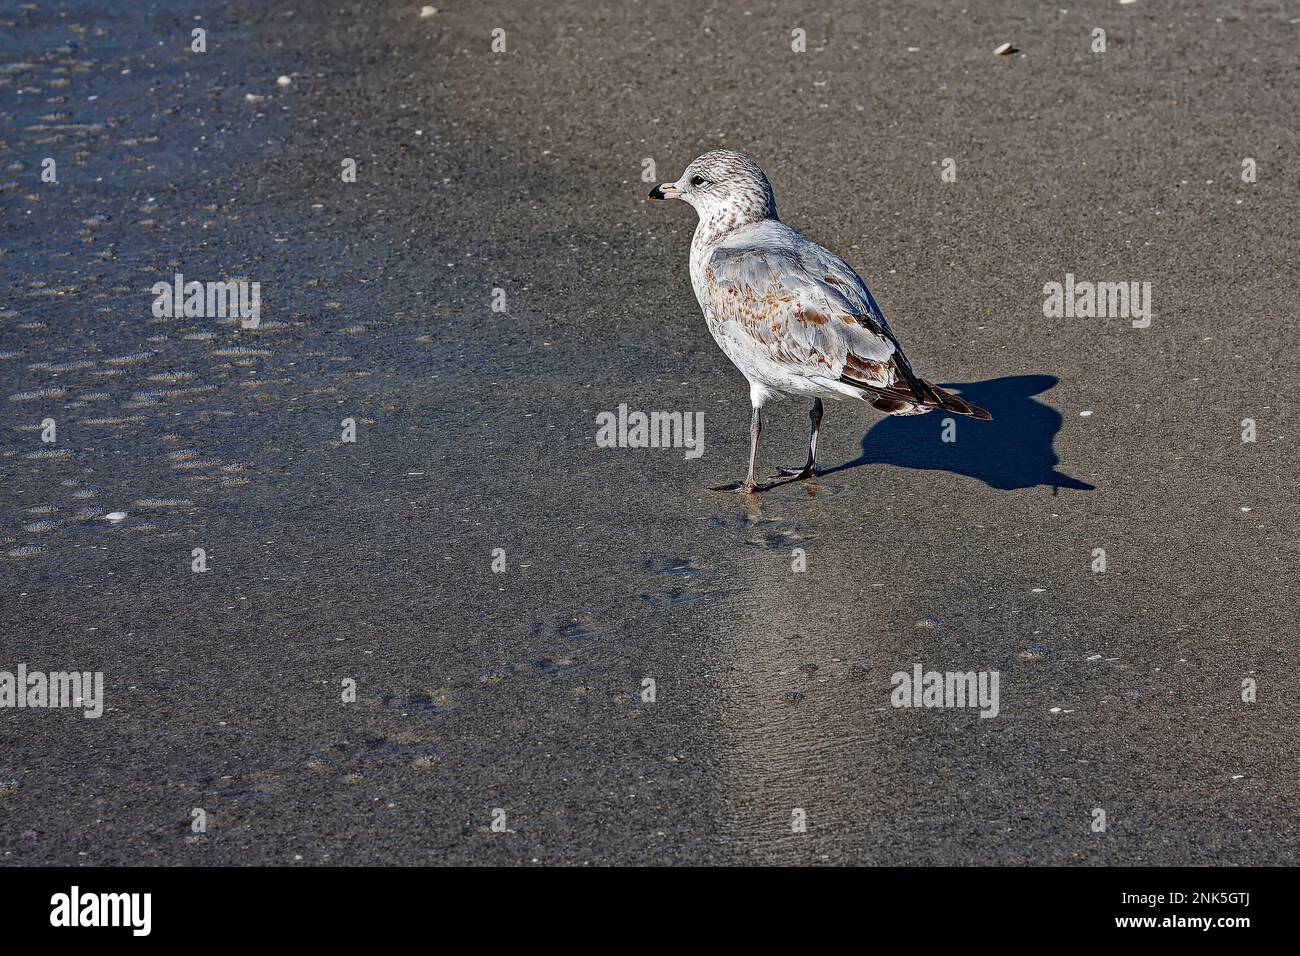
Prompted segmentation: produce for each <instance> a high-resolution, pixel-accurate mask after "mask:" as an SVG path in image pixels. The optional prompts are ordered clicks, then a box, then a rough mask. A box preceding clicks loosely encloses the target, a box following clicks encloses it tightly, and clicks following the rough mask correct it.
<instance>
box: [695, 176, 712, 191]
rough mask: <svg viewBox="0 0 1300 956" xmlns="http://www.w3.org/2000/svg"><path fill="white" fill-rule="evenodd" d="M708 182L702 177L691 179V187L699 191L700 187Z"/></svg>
mask: <svg viewBox="0 0 1300 956" xmlns="http://www.w3.org/2000/svg"><path fill="white" fill-rule="evenodd" d="M708 182H709V181H708V180H707V179H705V178H704V177H703V176H692V177H691V185H692V186H694V187H695V188H696V189H699V188H700V187H701V186H704V185H707V184H708Z"/></svg>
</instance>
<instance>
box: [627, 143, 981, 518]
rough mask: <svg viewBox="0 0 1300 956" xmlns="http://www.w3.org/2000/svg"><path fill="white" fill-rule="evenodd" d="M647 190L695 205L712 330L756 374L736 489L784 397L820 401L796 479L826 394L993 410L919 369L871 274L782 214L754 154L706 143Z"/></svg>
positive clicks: (702, 286) (894, 410)
mask: <svg viewBox="0 0 1300 956" xmlns="http://www.w3.org/2000/svg"><path fill="white" fill-rule="evenodd" d="M650 198H651V199H681V200H683V201H684V202H687V203H690V204H691V205H692V206H694V207H695V211H696V212H697V213H699V216H700V222H699V225H698V226H696V227H695V238H694V239H692V240H691V285H693V286H694V287H695V297H696V298H697V299H698V300H699V302H700V308H701V309H702V310H703V311H704V320H705V322H707V323H708V326H709V331H710V332H711V333H713V338H714V340H715V341H716V342H717V343H718V346H719V347H720V348H721V349H722V351H723V352H724V353H725V354H726V356H727V358H729V359H731V361H732V363H733V364H734V365H735V366H736V368H738V369H740V371H741V373H742V374H743V375H744V376H745V378H746V379H748V380H749V400H750V403H751V404H752V405H753V408H754V412H753V416H752V417H751V419H750V446H749V474H748V475H747V476H746V477H745V480H744V482H742V483H741V485H740V486H739V487H738V488H737V489H736V491H739V492H745V493H753V492H755V491H758V483H757V482H756V481H755V480H754V463H755V459H756V457H757V454H758V436H759V435H761V434H762V432H763V419H762V410H763V405H764V404H765V403H767V402H768V401H769V400H775V399H777V398H779V397H780V396H782V395H806V396H809V397H811V398H812V399H813V407H812V412H811V413H810V417H811V418H812V438H811V440H810V441H809V444H808V463H807V464H806V465H804V466H803V467H802V468H797V469H796V468H783V469H781V475H784V476H787V477H790V478H793V479H795V480H798V479H802V478H810V477H813V476H814V475H816V473H817V434H818V431H819V430H820V428H821V421H822V399H823V398H833V399H836V400H837V401H838V400H843V399H845V398H854V399H859V400H862V401H866V402H870V403H871V404H872V405H874V406H875V407H876V408H878V409H880V410H881V411H883V412H887V413H888V414H890V415H920V414H923V413H924V412H928V411H930V410H931V409H934V408H942V409H944V410H945V411H949V412H956V413H957V414H958V415H970V416H971V417H973V418H982V419H985V420H987V419H990V418H992V417H993V416H991V415H990V414H989V413H988V412H986V411H985V410H984V409H982V408H979V407H978V406H975V405H971V404H970V403H968V402H964V401H962V400H961V399H960V398H958V397H957V396H956V395H953V394H951V393H949V392H946V391H944V390H943V389H941V388H940V387H939V386H937V385H935V384H934V383H933V382H929V381H926V380H925V379H923V378H920V377H919V376H917V375H916V373H915V372H913V371H912V366H911V365H910V364H909V363H908V361H907V356H905V355H904V354H903V347H902V346H901V345H899V343H898V339H897V338H895V337H894V333H893V330H891V329H890V327H889V323H888V322H887V321H885V316H884V313H882V312H881V311H880V306H878V305H876V300H875V299H873V298H872V297H871V293H870V292H869V291H868V290H867V284H866V283H865V282H863V281H862V279H861V278H859V277H858V274H857V273H856V272H854V271H853V270H852V269H851V268H849V266H848V264H847V263H846V262H845V261H844V260H843V259H841V258H840V257H839V256H836V255H834V254H833V253H831V252H829V251H827V250H826V249H823V248H822V247H821V246H819V245H817V243H815V242H813V241H812V240H811V239H808V238H806V237H804V236H801V235H799V233H797V232H795V231H794V230H793V229H791V228H790V227H789V226H787V225H786V224H785V223H783V222H782V221H781V220H780V219H778V218H777V215H776V199H775V198H774V197H773V195H772V186H771V184H770V183H769V182H768V181H767V177H766V176H764V175H763V171H762V170H761V169H759V168H758V164H757V163H755V162H754V161H753V160H752V159H750V158H749V157H748V156H745V155H743V154H742V153H737V152H734V151H732V150H729V149H715V150H713V151H712V152H708V153H705V154H704V155H703V156H701V157H699V158H698V159H696V160H695V161H694V162H692V163H691V164H690V165H689V166H687V167H686V172H684V173H682V177H681V179H679V180H677V182H675V183H661V184H660V185H658V186H656V187H655V188H654V189H653V190H651V192H650Z"/></svg>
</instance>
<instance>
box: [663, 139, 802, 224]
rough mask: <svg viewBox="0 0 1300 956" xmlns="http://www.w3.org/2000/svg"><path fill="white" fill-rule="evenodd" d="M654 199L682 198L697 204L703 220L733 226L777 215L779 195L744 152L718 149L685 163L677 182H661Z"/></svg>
mask: <svg viewBox="0 0 1300 956" xmlns="http://www.w3.org/2000/svg"><path fill="white" fill-rule="evenodd" d="M650 198H651V199H680V200H682V201H683V202H687V203H690V204H691V205H692V206H694V207H695V211H696V212H698V213H699V214H700V220H701V221H702V222H715V223H717V224H718V225H719V226H723V227H724V228H734V227H735V226H740V225H744V224H745V223H749V222H759V221H761V220H763V219H775V218H776V198H775V197H774V196H773V195H772V184H771V183H769V182H768V181H767V177H766V176H764V175H763V171H762V170H761V169H759V168H758V163H756V162H754V161H753V160H752V159H750V158H749V157H748V156H746V155H745V154H744V153H737V152H736V151H735V150H731V149H715V150H712V151H711V152H708V153H705V154H704V155H703V156H700V157H698V158H697V159H695V160H694V161H692V162H691V164H690V165H689V166H687V167H686V172H684V173H682V176H681V178H680V179H679V180H677V182H675V183H660V184H659V185H658V186H656V187H655V188H654V189H652V190H651V191H650Z"/></svg>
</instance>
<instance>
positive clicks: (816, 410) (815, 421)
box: [778, 398, 822, 481]
mask: <svg viewBox="0 0 1300 956" xmlns="http://www.w3.org/2000/svg"><path fill="white" fill-rule="evenodd" d="M808 417H809V418H810V419H812V437H811V438H810V439H809V440H808V464H806V465H804V466H803V467H802V468H780V469H778V471H780V472H781V476H782V477H784V478H790V479H793V480H794V481H799V480H801V479H803V478H816V477H817V434H818V433H819V432H820V431H821V427H822V400H821V399H820V398H815V399H813V407H812V411H810V412H809V413H808Z"/></svg>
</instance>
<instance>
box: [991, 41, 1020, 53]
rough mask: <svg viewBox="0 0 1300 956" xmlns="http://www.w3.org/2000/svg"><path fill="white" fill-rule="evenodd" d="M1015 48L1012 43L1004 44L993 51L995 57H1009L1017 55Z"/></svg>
mask: <svg viewBox="0 0 1300 956" xmlns="http://www.w3.org/2000/svg"><path fill="white" fill-rule="evenodd" d="M1015 52H1016V51H1015V48H1014V47H1013V46H1012V45H1011V44H1010V43H1004V44H1002V45H1001V46H1000V47H998V48H997V49H996V50H994V51H993V55H994V56H1008V55H1010V54H1012V53H1015Z"/></svg>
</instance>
